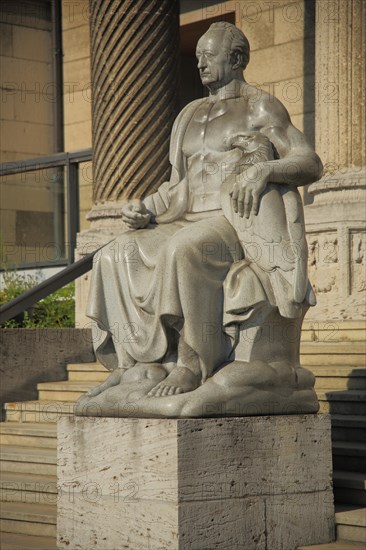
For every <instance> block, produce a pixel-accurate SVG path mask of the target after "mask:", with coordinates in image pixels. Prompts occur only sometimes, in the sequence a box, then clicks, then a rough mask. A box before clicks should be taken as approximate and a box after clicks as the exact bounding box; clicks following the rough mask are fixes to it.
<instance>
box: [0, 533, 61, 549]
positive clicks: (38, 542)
mask: <svg viewBox="0 0 366 550" xmlns="http://www.w3.org/2000/svg"><path fill="white" fill-rule="evenodd" d="M0 547H1V550H56V548H57V547H56V539H55V538H54V537H36V536H31V535H18V534H15V533H0Z"/></svg>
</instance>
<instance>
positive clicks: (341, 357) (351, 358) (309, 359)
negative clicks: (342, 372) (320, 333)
mask: <svg viewBox="0 0 366 550" xmlns="http://www.w3.org/2000/svg"><path fill="white" fill-rule="evenodd" d="M300 364H301V366H302V367H305V368H309V367H312V366H322V365H324V366H325V367H333V366H334V367H342V366H344V365H348V366H350V367H365V365H366V355H365V354H363V353H355V354H353V353H352V350H350V351H349V352H345V353H334V354H333V353H324V354H323V353H318V352H316V351H314V352H313V353H309V354H304V353H300Z"/></svg>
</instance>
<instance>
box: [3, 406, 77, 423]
mask: <svg viewBox="0 0 366 550" xmlns="http://www.w3.org/2000/svg"><path fill="white" fill-rule="evenodd" d="M74 407H75V403H74V402H70V401H58V402H55V401H40V400H39V401H23V402H19V403H5V405H4V409H5V414H6V420H7V422H20V423H28V422H31V423H41V424H44V423H48V422H57V420H58V419H59V418H61V416H64V415H69V414H74Z"/></svg>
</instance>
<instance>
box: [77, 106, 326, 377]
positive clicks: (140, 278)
mask: <svg viewBox="0 0 366 550" xmlns="http://www.w3.org/2000/svg"><path fill="white" fill-rule="evenodd" d="M204 101H207V99H203V100H196V101H194V102H192V103H190V104H189V105H188V106H187V107H186V108H185V109H183V111H182V112H181V113H180V115H179V116H178V117H177V119H176V121H175V124H174V127H173V131H172V137H171V147H170V162H171V164H172V177H171V180H170V181H169V182H165V183H163V184H162V185H161V186H160V188H159V190H158V191H157V192H156V193H154V194H153V195H150V196H148V197H146V198H145V199H144V203H145V205H146V207H147V209H148V210H149V211H150V212H151V213H152V216H153V220H152V221H154V222H157V223H151V224H150V225H149V226H148V227H147V228H145V229H138V230H130V231H126V232H124V233H122V234H121V235H120V236H119V237H117V238H116V239H115V240H114V241H113V243H110V244H109V245H107V246H106V247H104V248H103V249H102V251H101V252H100V253H98V256H97V259H96V261H95V264H94V268H93V274H92V280H91V287H90V294H89V303H88V308H87V315H88V316H89V317H91V318H92V319H93V320H95V321H96V324H97V326H98V330H96V331H95V334H94V338H95V339H98V345H97V346H95V347H96V352H97V357H98V359H99V360H100V361H101V363H102V364H104V365H105V366H106V367H107V368H108V369H110V370H113V369H114V368H116V367H117V366H119V367H123V366H131V365H133V364H134V363H135V362H143V363H154V362H161V361H162V360H163V358H164V356H165V354H166V353H167V350H168V346H169V344H168V340H169V337H168V335H169V331H170V332H171V330H172V329H174V330H176V331H178V332H179V334H180V336H181V337H182V338H183V340H184V341H185V343H186V344H188V346H190V347H191V348H192V349H193V350H194V351H195V352H196V353H197V355H198V357H199V360H200V366H201V372H202V381H204V380H205V379H206V378H207V376H210V375H211V374H212V373H213V372H214V371H215V369H217V368H218V367H219V366H220V365H222V364H223V363H225V362H227V361H228V360H230V358H231V356H232V353H233V349H234V346H235V342H234V339H235V338H234V337H233V332H232V331H231V330H230V327H232V326H238V325H240V326H241V327H243V326H244V327H245V321H246V320H247V319H249V318H252V317H253V315H255V312H256V311H257V310H258V308H260V306H261V305H262V304H264V303H267V304H268V303H269V304H271V305H272V306H273V307H278V309H279V312H280V314H281V315H282V316H283V317H287V318H297V317H300V316H301V315H302V314H303V305H308V304H313V303H314V302H315V299H314V295H313V294H312V290H311V286H310V284H309V282H308V279H307V267H306V266H307V254H306V241H305V236H304V234H303V232H304V229H303V227H304V225H303V211H302V203H301V198H300V196H299V193H298V190H297V189H296V188H293V187H290V186H287V185H275V184H269V185H268V186H267V189H266V191H265V192H264V193H263V195H262V197H261V202H260V208H259V213H258V216H256V217H254V216H253V215H251V217H250V223H248V220H245V219H243V218H239V216H238V215H237V214H235V213H234V212H233V210H232V207H231V201H230V197H229V195H228V193H227V192H223V188H224V187H225V185H226V186H228V185H230V181H231V180H230V178H228V180H227V182H226V183H225V184H224V186H221V189H220V187H217V188H214V189H204V185H203V183H202V182H201V185H200V186H197V185H195V184H194V182H192V181H190V177H189V176H190V175H189V169H188V164H187V157H186V156H185V155H184V137H185V134H186V130H187V127H188V125H189V123H190V121H191V119H192V116H193V115H194V113H195V111H196V109H197V108H198V107H199V106H200V105H201V104H202V102H204ZM228 188H229V187H228ZM202 197H205V206H204V207H202V211H199V204H201V202H200V201H201V200H202ZM197 205H198V206H197ZM268 220H269V221H268ZM127 354H128V355H127Z"/></svg>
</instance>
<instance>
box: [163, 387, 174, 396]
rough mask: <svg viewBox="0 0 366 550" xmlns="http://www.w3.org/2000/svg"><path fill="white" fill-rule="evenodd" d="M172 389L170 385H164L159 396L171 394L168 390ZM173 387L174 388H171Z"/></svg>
mask: <svg viewBox="0 0 366 550" xmlns="http://www.w3.org/2000/svg"><path fill="white" fill-rule="evenodd" d="M171 389H172V387H171V386H164V387H163V389H162V392H161V394H160V395H161V397H165V396H166V395H171V394H170V393H169V392H170V390H171ZM173 389H174V388H173Z"/></svg>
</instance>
